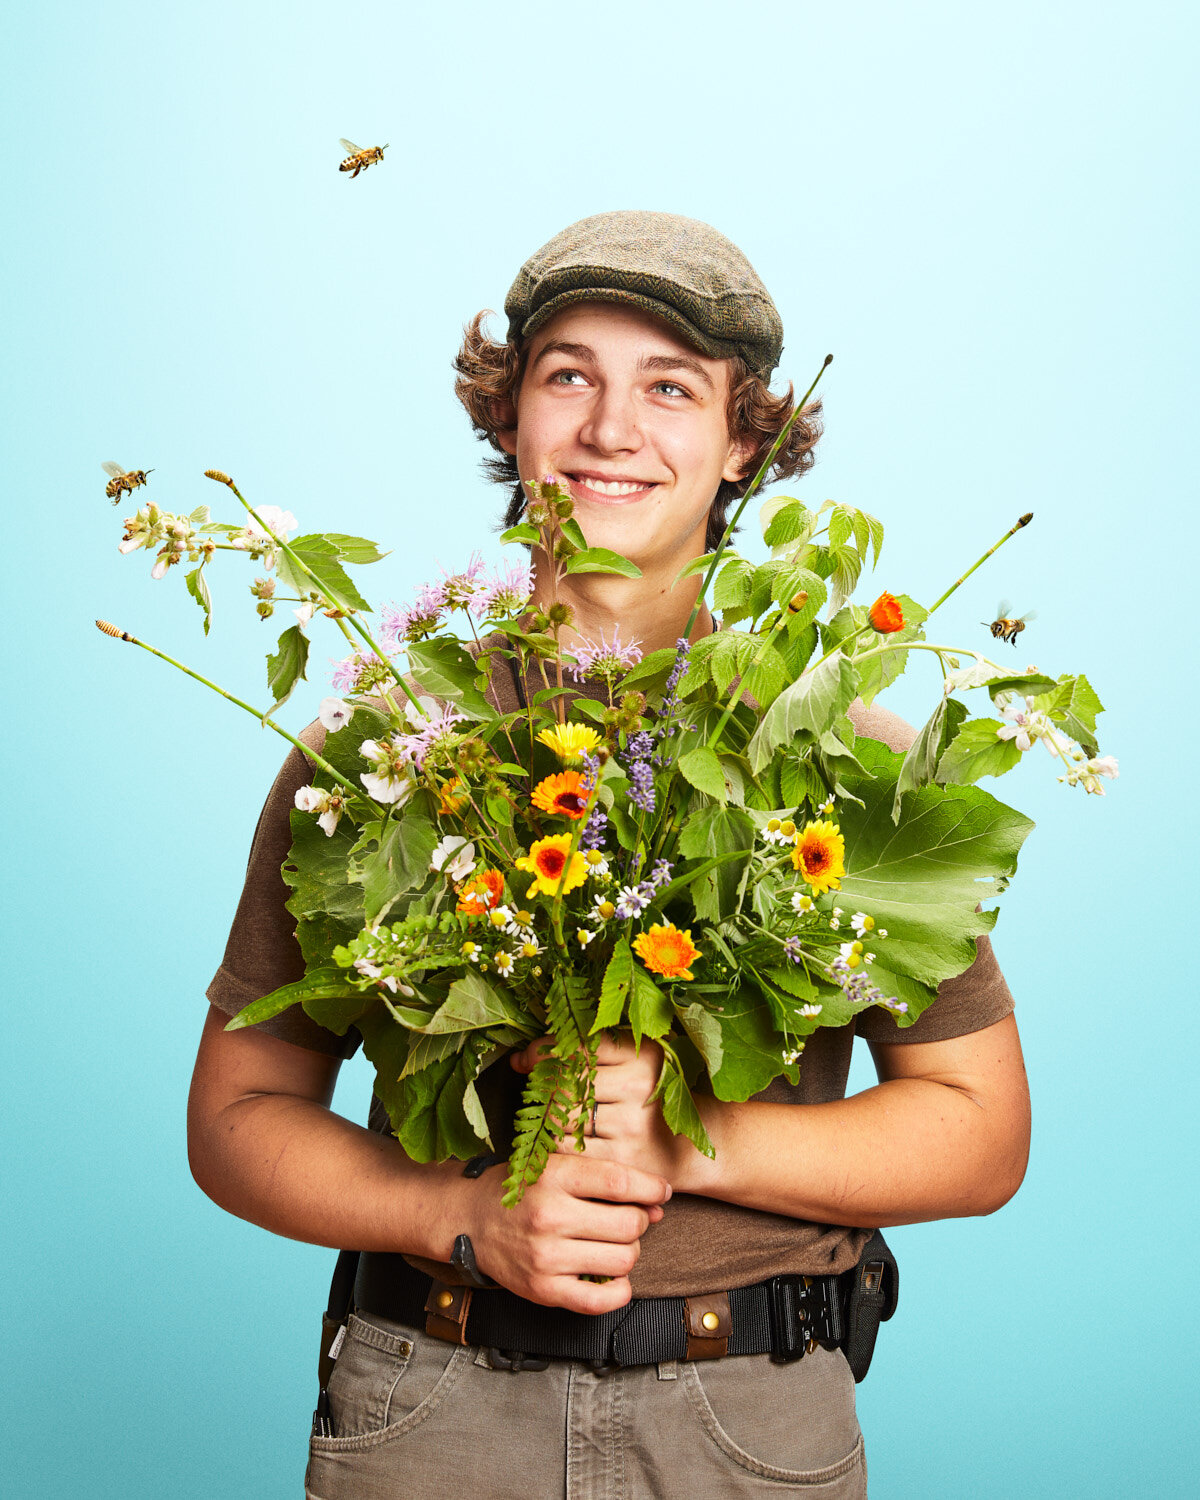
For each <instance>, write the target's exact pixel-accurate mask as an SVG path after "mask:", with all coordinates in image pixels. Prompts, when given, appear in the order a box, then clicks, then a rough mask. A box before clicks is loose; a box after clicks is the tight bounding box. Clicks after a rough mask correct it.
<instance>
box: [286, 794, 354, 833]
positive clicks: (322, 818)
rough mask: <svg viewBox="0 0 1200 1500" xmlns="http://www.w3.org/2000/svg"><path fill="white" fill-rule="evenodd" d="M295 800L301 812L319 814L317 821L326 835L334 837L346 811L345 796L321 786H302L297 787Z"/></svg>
mask: <svg viewBox="0 0 1200 1500" xmlns="http://www.w3.org/2000/svg"><path fill="white" fill-rule="evenodd" d="M295 800H296V806H297V807H298V808H299V809H300V811H301V812H309V813H318V814H319V816H318V818H317V823H318V824H319V825H320V827H321V829H322V831H323V832H324V834H325V837H326V838H332V837H333V835H334V833H335V832H336V830H337V826H338V820H339V818H340V817H341V816H342V813H343V812H344V811H345V807H346V803H345V798H343V797H341V796H340V795H338V794H337V793H332V792H324V791H322V790H321V788H320V787H315V786H301V787H297V788H296V799H295Z"/></svg>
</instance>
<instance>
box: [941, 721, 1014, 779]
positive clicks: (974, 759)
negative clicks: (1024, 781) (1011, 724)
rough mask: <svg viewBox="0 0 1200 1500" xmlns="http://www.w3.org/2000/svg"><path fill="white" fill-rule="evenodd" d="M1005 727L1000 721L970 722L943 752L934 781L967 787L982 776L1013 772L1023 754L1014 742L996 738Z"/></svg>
mask: <svg viewBox="0 0 1200 1500" xmlns="http://www.w3.org/2000/svg"><path fill="white" fill-rule="evenodd" d="M1003 728H1004V725H1002V724H1001V723H1000V720H999V719H969V720H968V721H967V723H965V724H964V725H963V727H962V728H961V729H960V730H959V731H958V733H957V734H956V735H955V736H954V738H953V739H952V740H951V741H950V743H949V744H948V745H947V746H946V749H945V750H944V751H943V752H942V757H941V759H940V760H939V761H938V768H937V776H936V778H935V779H936V780H938V781H941V782H956V783H960V784H962V785H964V786H965V785H968V784H969V783H971V782H973V781H978V780H979V778H980V777H981V776H1003V775H1004V773H1005V771H1011V770H1012V768H1013V767H1014V766H1015V765H1017V764H1019V762H1020V759H1021V752H1020V751H1019V750H1018V749H1017V742H1016V740H1015V739H1011V740H1001V739H997V738H996V731H997V730H998V729H1003Z"/></svg>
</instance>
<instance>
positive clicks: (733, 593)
mask: <svg viewBox="0 0 1200 1500" xmlns="http://www.w3.org/2000/svg"><path fill="white" fill-rule="evenodd" d="M753 580H754V564H753V563H752V562H749V561H747V559H746V558H744V557H731V558H730V559H729V561H728V562H725V563H722V564H721V571H720V572H719V573H718V574H717V576H716V577H715V578H714V579H713V608H714V609H721V610H729V609H738V608H740V606H741V605H743V604H747V603H748V602H749V600H750V589H751V585H752V583H753Z"/></svg>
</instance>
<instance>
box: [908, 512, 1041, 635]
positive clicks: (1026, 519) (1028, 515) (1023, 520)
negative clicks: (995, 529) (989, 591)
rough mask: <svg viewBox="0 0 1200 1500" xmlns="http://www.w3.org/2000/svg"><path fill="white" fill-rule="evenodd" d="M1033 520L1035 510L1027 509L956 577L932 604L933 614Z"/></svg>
mask: <svg viewBox="0 0 1200 1500" xmlns="http://www.w3.org/2000/svg"><path fill="white" fill-rule="evenodd" d="M1032 520H1033V512H1032V511H1031V510H1030V511H1026V512H1025V514H1024V515H1023V516H1021V517H1020V518H1019V520H1018V521H1017V523H1016V525H1015V526H1010V527H1009V528H1008V530H1007V531H1006V532H1005V533H1004V535H1003V536H1002V537H1001V538H1000V540H999V541H998V542H997V543H996V544H995V546H994V547H989V548H988V549H987V551H986V552H985V553H984V554H983V556H982V557H981V558H979V559H978V560H977V561H976V562H973V563H972V564H971V566H970V567H969V568H968V569H967V571H966V572H965V573H964V574H963V575H962V577H961V578H957V579H955V581H954V582H953V583H952V584H951V585H950V587H949V588H948V589H947V590H946V592H945V593H944V594H943V595H942V597H941V598H940V599H939V600H938V601H937V603H936V604H934V605H931V606H930V610H929V613H930V614H932V613H933V611H934V610H935V609H938V608H939V607H940V606H941V605H943V604H945V602H946V600H947V599H949V597H950V595H951V594H952V593H953V592H954V590H955V589H956V588H958V587H959V586H960V585H961V584H964V583H965V582H966V581H967V579H968V578H970V576H971V574H972V573H973V572H974V571H975V569H976V568H978V567H981V566H982V565H983V564H984V563H985V562H987V560H988V558H989V557H991V555H992V553H993V552H997V551H999V549H1000V548H1001V547H1003V546H1004V544H1005V542H1007V541H1008V539H1009V537H1010V536H1014V535H1015V534H1016V533H1017V532H1018V531H1020V530H1021V528H1022V527H1023V526H1028V525H1029V523H1030V521H1032Z"/></svg>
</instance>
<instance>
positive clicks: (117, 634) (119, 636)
mask: <svg viewBox="0 0 1200 1500" xmlns="http://www.w3.org/2000/svg"><path fill="white" fill-rule="evenodd" d="M96 625H97V627H98V628H99V629H100V630H102V631H103V632H104V634H105V635H111V636H112V637H113V638H114V639H115V640H121V641H128V642H129V644H130V645H131V646H140V647H141V648H142V650H143V651H149V653H150V655H151V656H157V657H158V659H159V661H165V662H166V663H167V664H168V666H172V667H176V668H178V670H179V671H180V672H183V673H184V674H185V675H186V676H188V677H193V678H195V680H196V681H197V682H201V683H203V684H204V686H205V687H206V688H211V689H212V691H213V692H214V693H219V694H220V696H221V697H222V698H224V699H225V700H226V701H227V702H229V703H232V704H233V705H234V706H235V707H237V708H242V709H245V711H246V712H247V713H248V714H253V715H254V717H255V718H256V719H257V720H258V721H259V723H260V724H262V725H263V727H264V728H266V729H273V730H274V731H275V733H276V734H278V735H282V736H283V738H284V739H285V740H287V741H288V743H289V744H292V745H295V747H296V749H297V750H300V751H302V752H303V753H304V755H306V756H307V757H308V759H309V760H311V761H312V762H313V763H314V764H315V765H318V766H320V768H321V769H322V770H323V771H324V772H325V773H326V774H327V775H328V776H331V777H332V778H333V780H334V781H335V782H337V784H338V785H339V786H343V787H345V788H346V790H347V791H348V792H349V793H350V794H351V795H352V796H353V797H354V798H355V799H356V800H357V801H360V802H366V803H367V805H368V806H369V808H370V810H371V815H372V817H378V816H379V808H378V807H377V806H376V804H375V803H374V802H372V801H370V800H369V799H368V798H366V797H365V796H364V795H363V792H362V789H361V788H360V787H356V786H354V785H353V783H352V782H349V781H347V780H346V778H345V777H344V776H343V775H342V773H341V772H340V771H338V770H335V768H334V767H333V766H331V765H330V764H329V762H328V761H327V760H326V759H325V758H324V757H323V756H321V755H318V754H317V752H316V751H315V750H313V749H311V748H310V747H309V746H308V745H305V744H303V743H302V742H301V741H300V740H298V739H297V738H296V736H295V735H294V734H289V733H288V732H287V730H286V729H284V728H283V726H282V725H280V724H277V723H276V722H275V720H274V719H272V718H271V717H270V715H268V714H265V713H264V712H263V711H262V709H260V708H255V707H254V706H253V705H252V704H250V703H243V701H242V700H241V699H240V698H235V697H234V695H233V694H232V693H227V692H226V691H225V689H224V688H223V687H218V686H217V684H216V683H215V682H210V681H209V680H208V678H207V677H201V675H200V673H199V672H193V671H192V669H191V667H185V666H184V664H183V663H182V662H181V661H176V660H175V658H174V657H173V656H168V655H167V653H166V652H165V651H159V650H158V649H157V647H155V646H150V645H147V644H146V642H145V641H139V640H138V638H137V636H136V635H130V634H129V632H128V631H126V630H118V629H117V627H116V626H115V625H109V624H108V623H107V621H104V620H97V621H96Z"/></svg>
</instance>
